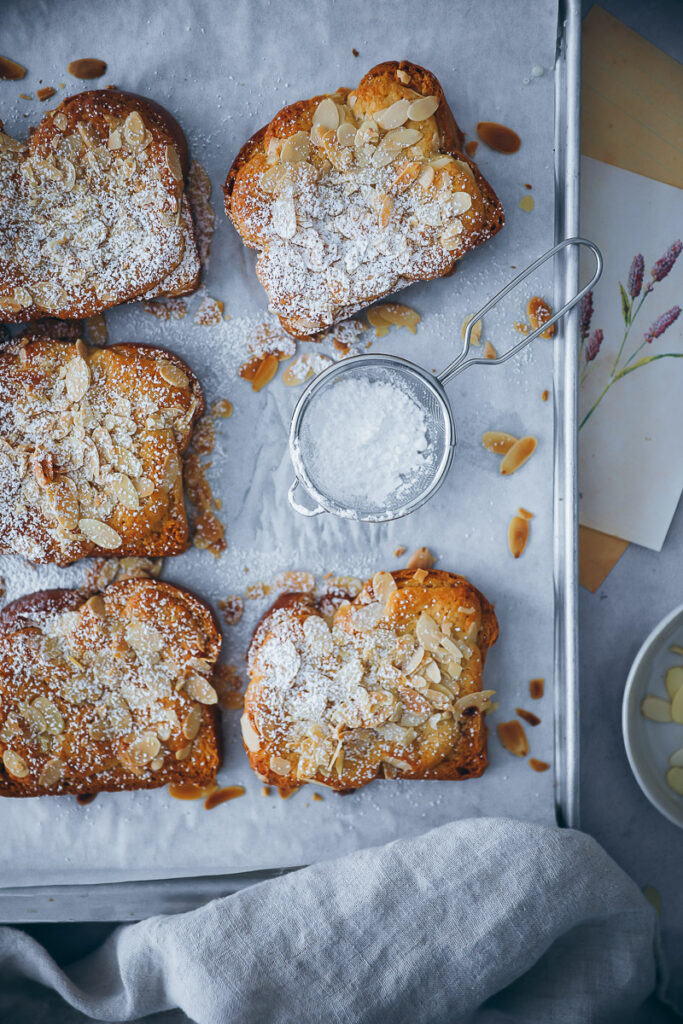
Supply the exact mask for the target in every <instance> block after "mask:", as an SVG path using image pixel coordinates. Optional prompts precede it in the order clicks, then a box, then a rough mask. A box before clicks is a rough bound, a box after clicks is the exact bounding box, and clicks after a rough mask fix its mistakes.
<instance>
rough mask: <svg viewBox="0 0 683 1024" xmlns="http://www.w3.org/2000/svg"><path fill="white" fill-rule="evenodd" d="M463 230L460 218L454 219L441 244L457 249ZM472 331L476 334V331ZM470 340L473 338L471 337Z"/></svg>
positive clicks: (444, 233) (441, 239)
mask: <svg viewBox="0 0 683 1024" xmlns="http://www.w3.org/2000/svg"><path fill="white" fill-rule="evenodd" d="M462 230H463V229H462V224H461V222H460V221H459V220H454V221H452V222H451V223H450V224H449V225H448V227H446V228H444V230H443V231H442V232H441V234H440V235H439V244H440V245H441V246H442V247H443V248H444V249H446V250H448V251H449V252H450V251H451V250H452V249H457V247H458V242H459V239H460V235H461V234H462ZM480 322H481V321H480ZM472 333H473V334H474V332H472ZM470 340H472V339H471V338H470ZM473 344H475V345H476V344H478V342H473Z"/></svg>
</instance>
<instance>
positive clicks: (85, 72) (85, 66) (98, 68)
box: [66, 57, 107, 79]
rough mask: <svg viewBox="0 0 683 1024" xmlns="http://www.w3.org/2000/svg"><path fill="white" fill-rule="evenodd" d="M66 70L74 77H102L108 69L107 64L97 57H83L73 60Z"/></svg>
mask: <svg viewBox="0 0 683 1024" xmlns="http://www.w3.org/2000/svg"><path fill="white" fill-rule="evenodd" d="M66 70H67V71H68V72H69V74H70V75H73V76H74V78H85V79H90V78H101V77H102V75H103V74H104V72H105V71H106V70H107V65H106V64H105V62H104V61H103V60H98V59H97V58H96V57H81V58H80V59H79V60H72V61H71V63H70V64H69V66H68V67H67V69H66Z"/></svg>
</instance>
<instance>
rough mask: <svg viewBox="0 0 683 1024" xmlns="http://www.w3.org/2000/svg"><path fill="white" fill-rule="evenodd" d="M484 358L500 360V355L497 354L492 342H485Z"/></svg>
mask: <svg viewBox="0 0 683 1024" xmlns="http://www.w3.org/2000/svg"><path fill="white" fill-rule="evenodd" d="M484 358H485V359H497V358H498V353H497V352H496V350H495V348H494V347H493V345H492V344H491V342H490V341H485V342H484Z"/></svg>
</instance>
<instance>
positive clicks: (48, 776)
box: [38, 757, 63, 789]
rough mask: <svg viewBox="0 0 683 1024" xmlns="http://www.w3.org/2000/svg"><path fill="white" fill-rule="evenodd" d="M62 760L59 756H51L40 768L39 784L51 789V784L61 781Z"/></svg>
mask: <svg viewBox="0 0 683 1024" xmlns="http://www.w3.org/2000/svg"><path fill="white" fill-rule="evenodd" d="M62 767H63V765H62V762H61V760H60V759H59V758H58V757H51V758H50V760H49V761H46V762H45V764H44V765H43V767H42V768H41V770H40V775H39V776H38V785H39V786H44V787H45V788H46V789H49V787H50V786H54V784H55V782H59V779H60V777H61V774H62Z"/></svg>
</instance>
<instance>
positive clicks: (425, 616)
mask: <svg viewBox="0 0 683 1024" xmlns="http://www.w3.org/2000/svg"><path fill="white" fill-rule="evenodd" d="M415 633H416V635H417V639H418V640H419V641H420V643H421V644H422V646H423V647H424V649H425V650H426V651H438V649H439V645H440V643H441V636H442V633H441V630H440V629H439V627H438V626H437V624H436V622H435V621H434V619H433V618H432V617H431V615H430V614H429V613H428V612H421V613H420V617H419V619H418V620H417V625H416V627H415Z"/></svg>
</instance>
